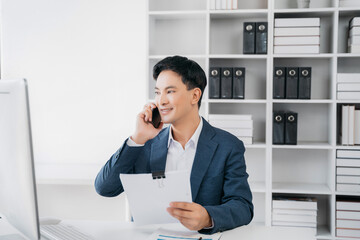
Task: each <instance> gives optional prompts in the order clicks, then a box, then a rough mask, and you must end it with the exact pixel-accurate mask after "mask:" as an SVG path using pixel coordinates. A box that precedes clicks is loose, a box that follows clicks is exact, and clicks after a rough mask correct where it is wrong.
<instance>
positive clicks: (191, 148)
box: [127, 117, 203, 172]
mask: <svg viewBox="0 0 360 240" xmlns="http://www.w3.org/2000/svg"><path fill="white" fill-rule="evenodd" d="M202 127H203V120H202V118H201V117H200V123H199V125H198V127H197V128H196V130H195V132H194V134H193V135H192V137H191V138H190V139H189V141H188V142H187V143H186V144H185V149H183V147H182V146H181V143H179V142H178V141H176V140H175V139H174V137H173V135H172V131H171V126H170V130H169V139H168V152H167V156H166V167H165V172H169V171H179V170H189V171H190V172H191V169H192V165H193V163H194V158H195V153H196V147H197V144H198V141H199V137H200V133H201V130H202ZM127 145H128V146H130V147H141V146H144V144H137V143H135V142H134V141H133V140H132V139H131V138H129V140H128V141H127Z"/></svg>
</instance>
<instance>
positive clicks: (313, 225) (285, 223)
mask: <svg viewBox="0 0 360 240" xmlns="http://www.w3.org/2000/svg"><path fill="white" fill-rule="evenodd" d="M272 225H273V226H288V227H309V228H315V229H316V225H317V224H316V223H308V222H288V221H272Z"/></svg>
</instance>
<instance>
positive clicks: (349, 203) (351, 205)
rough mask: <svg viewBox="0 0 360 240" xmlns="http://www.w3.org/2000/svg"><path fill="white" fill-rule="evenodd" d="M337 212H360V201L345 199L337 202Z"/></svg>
mask: <svg viewBox="0 0 360 240" xmlns="http://www.w3.org/2000/svg"><path fill="white" fill-rule="evenodd" d="M336 210H342V211H360V199H358V198H356V197H354V198H344V199H340V200H337V201H336Z"/></svg>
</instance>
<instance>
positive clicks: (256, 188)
mask: <svg viewBox="0 0 360 240" xmlns="http://www.w3.org/2000/svg"><path fill="white" fill-rule="evenodd" d="M249 185H250V189H251V192H255V193H265V191H266V185H265V182H250V181H249Z"/></svg>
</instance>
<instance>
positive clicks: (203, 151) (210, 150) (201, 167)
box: [190, 118, 218, 201]
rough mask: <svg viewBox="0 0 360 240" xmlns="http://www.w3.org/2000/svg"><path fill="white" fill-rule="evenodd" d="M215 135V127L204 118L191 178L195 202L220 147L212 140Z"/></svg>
mask: <svg viewBox="0 0 360 240" xmlns="http://www.w3.org/2000/svg"><path fill="white" fill-rule="evenodd" d="M214 135H215V131H214V129H213V127H211V126H210V124H209V123H208V122H207V121H205V119H204V118H203V129H202V131H201V134H200V137H199V141H198V144H197V148H196V154H195V159H194V163H193V166H192V170H191V176H190V181H191V194H192V199H193V201H195V199H196V196H197V194H198V192H199V188H200V185H201V182H202V180H203V178H204V176H205V173H206V172H207V170H208V167H209V165H210V162H211V161H212V158H213V155H214V153H215V151H216V148H217V146H218V144H217V143H216V142H214V141H212V140H211V139H212V137H213V136H214Z"/></svg>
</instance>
